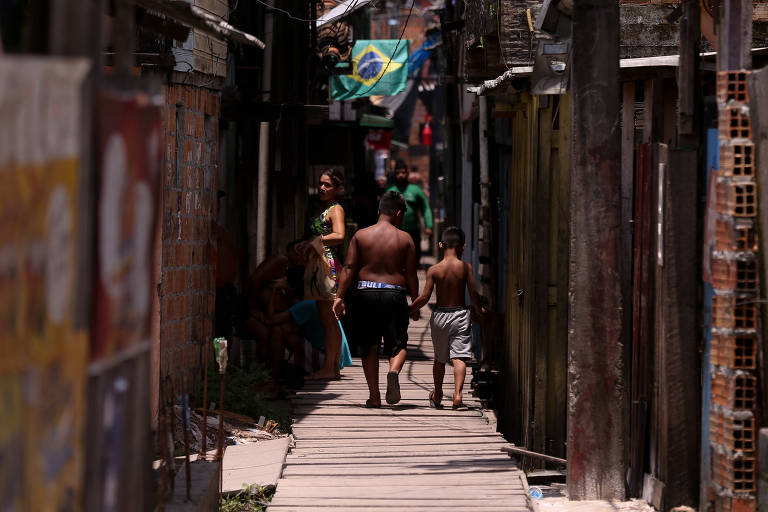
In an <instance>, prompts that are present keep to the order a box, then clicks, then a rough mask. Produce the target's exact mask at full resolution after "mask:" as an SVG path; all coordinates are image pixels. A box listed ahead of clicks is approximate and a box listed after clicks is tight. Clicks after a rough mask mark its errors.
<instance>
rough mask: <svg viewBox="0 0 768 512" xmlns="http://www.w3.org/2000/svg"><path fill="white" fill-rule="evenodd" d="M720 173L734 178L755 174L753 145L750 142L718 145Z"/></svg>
mask: <svg viewBox="0 0 768 512" xmlns="http://www.w3.org/2000/svg"><path fill="white" fill-rule="evenodd" d="M720 174H721V175H722V176H728V177H732V178H734V179H750V178H754V176H755V147H754V146H753V145H752V144H748V143H744V144H722V145H721V146H720Z"/></svg>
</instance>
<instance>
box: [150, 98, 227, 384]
mask: <svg viewBox="0 0 768 512" xmlns="http://www.w3.org/2000/svg"><path fill="white" fill-rule="evenodd" d="M165 93H166V102H165V121H164V130H165V151H166V155H165V162H166V166H165V173H164V180H163V204H162V274H161V282H160V288H159V290H158V292H159V295H160V384H161V389H163V393H164V394H165V396H169V394H170V396H178V395H180V394H183V393H195V392H196V391H197V388H198V384H199V381H200V378H201V377H202V364H201V361H202V353H203V352H202V347H203V343H204V342H205V341H206V340H208V341H210V340H211V339H212V335H213V325H214V312H215V290H216V288H215V287H216V276H215V262H214V261H213V249H214V247H215V243H216V238H215V236H216V235H215V232H214V229H213V228H214V225H215V218H216V217H215V215H216V208H217V191H218V188H217V183H216V181H217V174H218V173H217V162H218V158H217V154H218V140H219V134H218V129H219V114H220V97H219V95H218V94H217V93H216V92H215V91H213V90H210V89H206V88H203V87H196V86H192V85H183V84H173V83H170V84H168V85H167V86H166V87H165ZM169 386H172V389H167V388H168V387H169Z"/></svg>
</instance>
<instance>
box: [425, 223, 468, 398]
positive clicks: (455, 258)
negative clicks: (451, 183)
mask: <svg viewBox="0 0 768 512" xmlns="http://www.w3.org/2000/svg"><path fill="white" fill-rule="evenodd" d="M465 247H466V245H465V244H464V232H463V231H462V230H460V229H459V228H457V227H450V228H447V229H446V230H445V232H444V233H443V236H442V240H441V241H440V249H442V250H443V260H442V261H441V262H440V263H438V264H437V265H434V266H433V267H431V268H430V269H429V271H428V272H427V282H426V284H425V285H424V292H423V293H422V294H421V296H419V298H417V299H416V300H415V301H414V302H413V304H411V313H412V314H413V313H415V312H417V311H418V310H419V309H421V308H422V307H423V306H424V304H426V303H427V301H429V298H430V297H431V296H432V287H433V286H434V285H437V307H436V308H435V310H434V311H433V312H432V318H430V320H429V325H430V327H431V329H432V344H433V345H434V348H435V363H434V365H433V367H432V375H433V376H434V378H435V389H434V391H432V392H431V393H430V394H429V405H430V407H434V408H440V407H442V406H441V404H440V402H441V400H442V399H443V377H444V376H445V363H447V362H448V360H449V359H450V360H451V363H452V364H453V378H454V391H453V408H454V409H458V410H466V408H467V407H466V406H465V405H464V402H463V401H462V399H461V390H462V388H463V387H464V378H465V377H466V374H467V365H466V361H467V360H469V359H470V358H471V357H472V347H471V346H472V322H471V320H470V313H469V308H467V306H466V305H465V302H464V289H465V288H466V289H468V290H469V296H470V298H471V299H472V307H473V308H474V309H475V311H476V312H477V310H478V308H479V306H480V296H479V295H478V294H477V289H476V288H475V277H474V275H473V273H472V266H471V265H470V264H469V263H465V262H463V261H461V254H462V253H463V252H464V248H465Z"/></svg>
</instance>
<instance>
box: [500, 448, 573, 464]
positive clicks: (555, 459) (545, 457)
mask: <svg viewBox="0 0 768 512" xmlns="http://www.w3.org/2000/svg"><path fill="white" fill-rule="evenodd" d="M501 451H503V452H505V453H508V454H510V455H525V456H526V457H533V458H534V459H541V460H545V461H547V462H554V463H556V464H562V465H564V466H566V465H567V464H568V461H567V460H566V459H561V458H560V457H553V456H551V455H545V454H543V453H537V452H532V451H530V450H526V449H525V448H518V447H517V446H502V447H501Z"/></svg>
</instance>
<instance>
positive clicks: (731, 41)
mask: <svg viewBox="0 0 768 512" xmlns="http://www.w3.org/2000/svg"><path fill="white" fill-rule="evenodd" d="M718 34H719V36H720V39H719V43H720V44H719V45H718V46H719V48H720V51H719V52H718V54H717V69H719V70H732V69H750V68H751V67H752V55H751V54H750V49H751V47H752V2H748V1H744V0H723V1H722V2H720V25H719V30H718Z"/></svg>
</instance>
